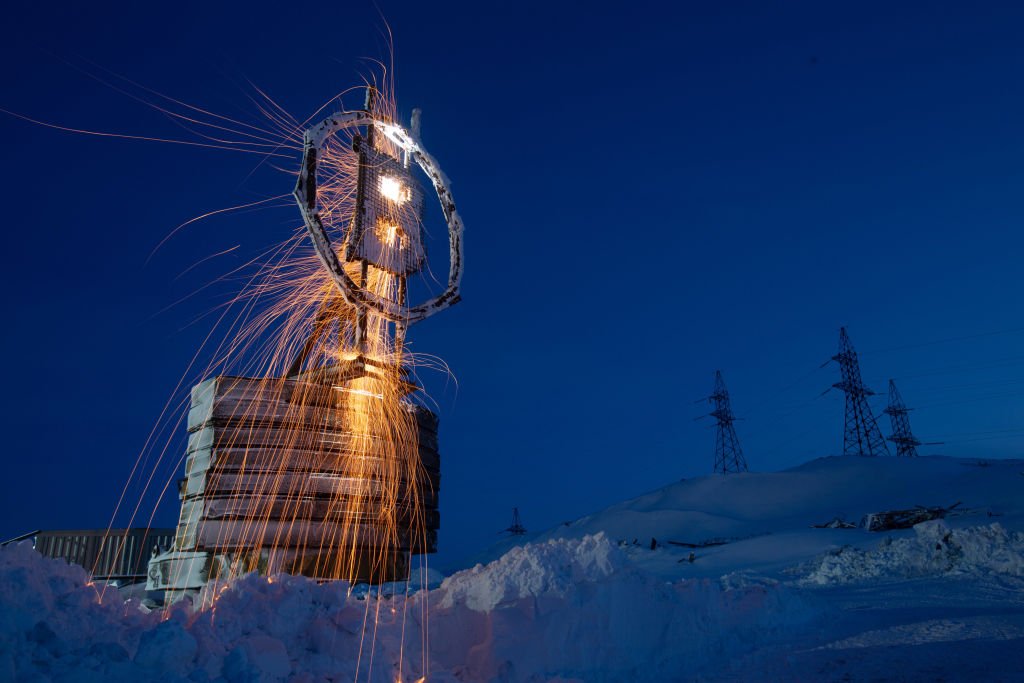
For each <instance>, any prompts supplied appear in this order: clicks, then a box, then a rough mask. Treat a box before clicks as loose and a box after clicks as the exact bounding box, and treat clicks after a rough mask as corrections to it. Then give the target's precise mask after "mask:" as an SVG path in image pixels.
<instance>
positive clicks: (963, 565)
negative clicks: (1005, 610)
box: [802, 520, 1024, 585]
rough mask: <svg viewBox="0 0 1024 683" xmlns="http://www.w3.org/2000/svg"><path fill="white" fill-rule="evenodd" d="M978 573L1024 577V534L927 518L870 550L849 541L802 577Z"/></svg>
mask: <svg viewBox="0 0 1024 683" xmlns="http://www.w3.org/2000/svg"><path fill="white" fill-rule="evenodd" d="M979 573H995V574H1006V575H1011V576H1018V577H1024V534H1022V533H1019V532H1013V533H1011V532H1008V531H1007V530H1006V529H1004V528H1003V527H1002V526H1001V525H999V524H990V525H987V526H976V527H969V528H966V529H950V528H949V527H948V526H946V524H945V522H943V521H942V520H935V521H931V522H924V523H922V524H918V525H916V526H915V527H914V535H913V536H911V537H909V538H894V537H892V536H887V537H885V538H884V539H883V540H882V542H881V543H880V544H879V545H878V546H877V547H876V548H873V549H870V550H860V549H857V548H853V547H850V546H844V547H843V548H840V549H839V550H836V551H834V552H831V553H829V554H827V555H825V556H823V557H821V558H820V559H819V560H817V561H815V563H814V564H813V568H812V569H811V571H810V572H809V573H808V575H807V576H806V577H805V578H804V579H803V580H802V583H804V584H811V585H831V584H843V583H855V582H860V581H868V580H872V579H879V578H912V577H920V576H936V575H946V574H948V575H963V574H979Z"/></svg>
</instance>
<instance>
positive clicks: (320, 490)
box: [185, 472, 440, 505]
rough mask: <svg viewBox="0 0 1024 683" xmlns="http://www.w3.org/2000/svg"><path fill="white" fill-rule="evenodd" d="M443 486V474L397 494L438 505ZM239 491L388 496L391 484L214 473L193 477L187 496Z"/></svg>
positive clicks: (299, 475)
mask: <svg viewBox="0 0 1024 683" xmlns="http://www.w3.org/2000/svg"><path fill="white" fill-rule="evenodd" d="M439 488H440V481H439V477H438V478H434V477H429V478H427V479H426V480H425V481H424V483H423V484H422V485H421V486H418V487H417V488H416V489H415V491H414V490H413V488H412V487H411V486H409V485H408V484H407V483H404V482H399V484H398V487H397V491H396V492H395V496H396V497H397V499H398V500H404V499H407V498H408V497H409V496H410V495H412V494H413V493H414V492H415V493H417V494H418V495H419V496H420V497H421V499H422V500H423V503H424V504H425V505H436V504H437V492H438V489H439ZM239 494H254V495H257V496H267V495H270V496H283V497H295V496H322V497H335V496H357V497H364V496H369V497H377V498H380V497H384V496H386V495H388V487H385V486H384V485H382V484H381V482H379V481H376V480H373V479H368V478H361V477H351V476H342V475H335V474H323V475H320V474H316V475H314V474H310V473H283V474H280V473H274V474H273V475H272V476H268V475H267V474H266V473H251V472H245V473H237V472H211V473H209V474H207V475H205V476H197V477H189V478H188V481H187V484H186V488H185V498H186V499H188V498H196V497H199V496H218V495H219V496H230V495H239Z"/></svg>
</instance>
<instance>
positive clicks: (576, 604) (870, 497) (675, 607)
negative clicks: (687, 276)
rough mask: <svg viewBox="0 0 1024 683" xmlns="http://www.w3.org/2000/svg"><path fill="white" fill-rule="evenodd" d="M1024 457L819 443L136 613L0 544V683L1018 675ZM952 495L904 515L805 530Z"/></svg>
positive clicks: (59, 568) (1022, 655)
mask: <svg viewBox="0 0 1024 683" xmlns="http://www.w3.org/2000/svg"><path fill="white" fill-rule="evenodd" d="M1022 470H1024V464H1022V463H1021V462H1020V461H1015V462H1010V461H992V462H991V463H990V464H988V465H987V466H981V465H980V464H979V463H977V462H974V461H963V460H954V459H948V458H921V459H918V460H912V461H910V460H897V459H895V458H878V459H867V458H864V459H861V458H825V459H821V460H816V461H814V462H811V463H807V464H806V465H804V466H802V467H798V468H795V469H793V470H789V471H786V472H780V473H773V474H744V475H730V476H727V477H707V478H703V479H697V480H692V481H684V482H679V483H677V484H673V485H671V486H668V487H665V488H664V489H661V490H659V491H655V492H653V493H650V494H647V495H645V496H641V497H639V498H636V499H633V500H630V501H627V502H625V503H622V504H619V505H616V506H613V507H611V508H608V509H607V510H604V511H601V512H599V513H596V514H593V515H590V516H588V517H584V518H582V519H580V520H578V521H577V522H575V523H572V524H569V525H567V526H561V527H558V528H556V529H552V530H550V531H548V532H545V533H543V534H541V535H540V537H539V538H537V539H535V540H534V542H532V543H530V544H528V545H524V546H522V547H512V548H511V549H508V550H507V552H504V553H503V554H502V556H501V557H500V558H496V559H495V560H494V561H493V562H490V563H488V564H483V565H477V566H476V567H473V568H471V569H468V570H465V571H462V572H459V573H456V574H454V575H452V576H449V577H448V578H447V579H445V581H444V582H443V583H442V585H441V586H440V587H439V588H437V589H435V590H432V591H421V592H419V593H416V594H414V595H411V596H408V597H406V596H405V595H401V594H399V595H395V596H392V597H383V598H378V597H375V596H372V595H371V596H363V597H359V596H357V595H356V594H350V593H349V592H348V591H347V588H346V586H345V585H343V584H325V585H318V584H316V583H315V582H312V581H309V580H306V579H303V578H298V577H274V578H272V579H267V578H264V577H259V576H254V575H253V576H248V577H244V578H242V579H240V580H238V581H236V582H235V583H234V584H232V585H230V586H226V587H224V586H221V587H218V588H217V591H218V597H217V600H216V604H215V608H213V609H208V610H203V611H199V612H195V611H192V610H191V609H190V608H189V607H188V606H187V605H179V606H176V607H175V608H174V609H173V610H171V611H170V613H169V614H166V615H163V614H160V613H146V612H145V611H144V610H141V609H139V606H138V604H137V603H134V602H124V601H123V599H121V598H119V596H118V595H117V594H116V593H114V592H112V591H108V592H107V593H106V595H105V596H104V597H103V599H102V600H101V599H100V594H99V593H98V592H97V590H96V588H95V587H93V586H91V585H88V583H87V581H86V577H85V575H84V573H83V572H82V571H81V570H80V569H77V568H73V567H68V566H67V565H64V564H63V563H60V562H56V561H52V560H47V559H45V558H42V557H39V556H38V555H37V554H35V552H34V551H32V550H31V549H30V548H28V547H27V546H24V545H22V546H13V547H6V548H0V680H26V681H49V680H53V681H58V680H68V681H71V680H74V681H83V680H84V681H135V680H166V681H178V680H193V681H207V680H227V681H278V680H281V681H283V680H293V681H342V680H343V681H356V680H372V681H388V682H389V683H390V682H393V681H396V680H403V681H413V680H417V679H419V678H420V677H421V676H423V675H424V674H426V675H427V680H430V681H524V682H525V681H531V682H532V681H561V682H565V681H641V682H643V681H651V682H654V681H659V682H661V681H682V680H701V681H760V680H768V681H785V680H801V681H819V680H823V681H833V680H835V681H839V680H855V681H857V680H945V681H961V680H962V681H977V680H1022V678H1024V676H1022V673H1021V672H1022V671H1024V533H1021V532H1022V521H1024V496H1022V493H1024V477H1022V476H1021V474H1020V472H1021V471H1022ZM956 501H962V505H961V506H960V508H958V509H962V514H959V515H957V516H951V517H949V518H947V519H946V520H937V521H930V522H925V523H923V524H919V525H918V526H916V527H915V528H913V529H907V530H902V531H896V532H885V533H869V532H866V531H863V530H861V529H812V528H810V525H811V524H814V523H821V522H827V521H829V520H830V519H832V518H834V517H837V516H839V517H845V518H846V519H851V520H855V519H859V518H860V517H861V516H862V515H864V514H866V513H869V512H877V511H879V510H883V509H890V508H894V507H907V506H912V505H915V504H921V505H929V506H931V505H949V504H952V503H954V502H956ZM634 538H636V539H637V543H636V544H633V542H632V541H633V539H634ZM651 538H654V539H657V543H656V544H655V546H656V547H655V548H654V549H652V548H651ZM710 538H718V539H731V540H730V542H728V543H725V544H723V545H715V546H711V547H703V548H697V549H695V550H693V551H692V552H693V553H694V558H693V561H692V562H691V561H690V556H689V554H690V552H691V549H690V548H687V547H683V546H678V545H672V544H671V543H669V541H676V542H686V543H699V542H701V541H705V540H707V539H710ZM428 632H429V640H425V635H426V634H427V633H428ZM424 642H429V650H428V651H427V652H426V653H424V650H423V644H424ZM371 643H372V646H371Z"/></svg>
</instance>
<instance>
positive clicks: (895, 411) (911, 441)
mask: <svg viewBox="0 0 1024 683" xmlns="http://www.w3.org/2000/svg"><path fill="white" fill-rule="evenodd" d="M911 410H912V408H908V407H907V406H906V404H904V403H903V397H902V396H900V392H899V390H897V389H896V382H894V381H892V380H889V407H888V408H886V409H885V410H884V411H882V412H884V413H885V414H886V415H888V416H889V419H890V420H891V421H892V436H890V437H889V441H892V442H893V443H894V444H896V455H898V456H900V457H904V458H914V457H917V447H918V446H932V445H937V444H938V443H941V442H938V441H930V442H928V443H925V442H923V441H920V440H918V438H917V437H915V436H914V433H913V432H911V431H910V417H909V416H908V413H909V412H910V411H911Z"/></svg>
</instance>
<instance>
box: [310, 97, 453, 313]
mask: <svg viewBox="0 0 1024 683" xmlns="http://www.w3.org/2000/svg"><path fill="white" fill-rule="evenodd" d="M355 126H374V127H375V128H376V130H377V131H378V132H380V133H382V134H383V135H385V136H386V137H387V138H388V140H390V141H391V142H393V143H394V144H395V145H397V146H398V147H399V148H400V149H402V150H403V151H404V152H405V153H406V154H408V155H409V158H410V159H412V160H413V161H415V162H416V165H417V166H419V167H420V169H422V170H423V172H424V173H426V174H427V177H428V178H430V182H431V183H433V185H434V190H435V191H436V192H437V198H438V200H439V201H440V202H441V210H442V211H443V212H444V217H445V221H446V222H447V223H448V247H449V251H450V259H451V260H450V267H449V270H448V287H447V288H446V289H445V291H444V292H442V293H441V294H440V295H438V296H436V297H434V298H433V299H430V300H428V301H426V302H424V303H422V304H419V305H417V306H403V305H401V304H399V303H396V302H394V301H391V300H389V299H385V298H383V297H381V296H378V295H377V294H374V293H373V292H369V291H367V290H366V289H363V288H362V287H360V286H359V285H357V284H356V283H355V281H354V280H352V278H351V277H349V276H348V274H347V273H346V272H345V268H344V267H343V265H342V263H341V260H340V259H339V258H338V254H337V252H335V250H334V247H333V246H332V245H331V240H330V238H329V237H328V235H327V231H326V229H325V228H324V223H323V220H322V219H321V217H320V212H319V211H318V210H317V206H316V191H317V176H316V173H317V161H318V158H319V156H320V150H321V149H322V147H323V145H324V142H325V141H326V140H327V139H328V138H329V137H330V136H331V135H334V134H335V133H337V132H338V131H339V130H342V129H344V128H352V127H355ZM303 148H304V152H303V157H302V169H301V170H300V171H299V179H298V181H297V182H296V184H295V192H294V193H293V194H294V196H295V201H297V202H298V203H299V210H300V211H301V212H302V219H303V221H304V222H305V224H306V230H308V231H309V236H310V239H311V240H312V241H313V247H314V248H315V249H316V253H317V256H318V257H319V258H320V262H321V263H322V264H323V266H324V268H326V269H327V272H328V273H330V275H331V278H332V279H333V280H334V282H335V284H336V285H337V286H338V290H339V291H340V292H341V296H342V297H343V298H344V299H345V301H347V302H348V303H350V304H352V305H353V306H357V307H364V308H368V309H371V310H373V311H374V312H376V313H377V314H378V315H380V316H381V317H383V318H386V319H388V320H391V321H393V322H396V323H401V324H405V325H411V324H412V323H415V322H419V321H420V320H423V319H424V318H428V317H430V316H432V315H433V314H435V313H437V312H438V311H443V310H444V309H446V308H448V307H449V306H451V305H452V304H455V303H457V302H458V301H459V285H460V283H461V281H462V230H463V228H462V219H461V218H459V214H458V212H457V211H456V210H455V200H454V199H453V198H452V194H451V191H449V189H448V181H447V179H446V178H445V177H444V174H443V173H441V169H440V168H439V167H438V165H437V161H435V160H434V157H432V156H430V155H429V154H427V152H426V150H424V149H423V147H422V146H421V145H420V143H419V141H418V140H416V139H414V138H413V137H412V136H411V135H410V134H409V133H408V131H406V130H405V129H404V128H402V127H401V126H398V125H396V124H394V123H389V122H387V121H383V120H380V119H376V118H374V117H373V115H372V114H370V113H369V112H366V111H352V112H340V113H337V114H334V115H332V116H329V117H327V118H326V119H324V120H323V121H321V122H320V123H319V124H317V125H315V126H313V127H312V128H310V129H308V130H307V131H306V133H305V136H304V144H303Z"/></svg>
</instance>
